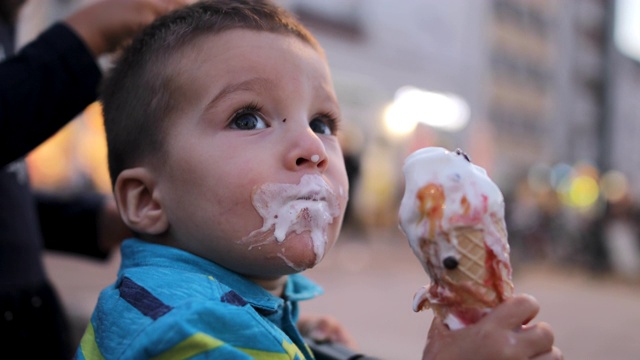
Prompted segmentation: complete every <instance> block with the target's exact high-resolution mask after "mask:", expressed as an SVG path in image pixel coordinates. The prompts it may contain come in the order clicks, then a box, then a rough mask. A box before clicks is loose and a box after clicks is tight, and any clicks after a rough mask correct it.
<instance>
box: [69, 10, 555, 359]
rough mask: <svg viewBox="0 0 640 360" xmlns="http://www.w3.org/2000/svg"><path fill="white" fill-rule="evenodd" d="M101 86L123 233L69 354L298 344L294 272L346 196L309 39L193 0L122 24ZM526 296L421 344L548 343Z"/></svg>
mask: <svg viewBox="0 0 640 360" xmlns="http://www.w3.org/2000/svg"><path fill="white" fill-rule="evenodd" d="M102 101H103V104H104V115H105V127H106V132H107V139H108V146H109V167H110V172H111V176H112V180H113V184H114V193H115V196H116V199H117V202H118V206H119V210H120V212H121V216H122V218H123V220H124V221H125V223H126V224H127V225H128V226H129V227H130V228H131V230H132V231H133V232H134V233H135V234H136V237H137V238H136V239H130V240H127V241H125V242H124V243H123V245H122V265H121V268H120V271H119V273H118V278H117V280H116V282H115V283H114V284H113V285H112V286H110V287H108V288H107V289H105V290H104V291H103V292H102V294H101V295H100V298H99V300H98V304H97V306H96V309H95V311H94V314H93V316H92V319H91V322H90V324H89V326H88V328H87V331H86V333H85V336H84V337H83V340H82V342H81V344H80V347H79V349H78V352H77V358H79V359H84V358H106V359H115V358H126V359H129V358H136V359H141V358H163V359H164V358H166V359H182V358H199V359H200V358H202V359H204V358H207V359H208V358H216V359H243V358H268V359H312V358H313V354H312V353H311V352H310V350H309V348H308V347H307V346H306V345H305V342H304V340H303V337H302V335H301V333H300V332H299V330H298V328H297V320H298V301H300V300H306V299H309V298H312V297H314V296H316V295H318V294H319V293H320V291H321V290H320V289H319V288H318V287H317V286H316V285H314V284H312V283H311V282H310V281H309V280H307V279H305V278H304V277H303V276H302V275H300V272H302V271H303V270H305V269H308V268H311V267H313V266H315V265H316V264H318V263H319V262H320V261H321V260H322V258H323V257H324V255H325V254H326V252H327V251H329V250H330V249H331V247H332V246H333V245H334V243H335V241H336V238H337V237H338V233H339V231H340V227H341V224H342V218H343V215H344V210H345V207H346V203H347V200H348V199H347V197H348V196H347V194H348V182H347V176H346V171H345V166H344V162H343V160H342V152H341V150H340V146H339V144H338V139H337V137H336V131H337V129H338V127H339V121H340V109H339V107H338V102H337V100H336V95H335V93H334V90H333V85H332V82H331V76H330V73H329V69H328V65H327V61H326V58H325V57H324V54H323V51H322V49H321V48H320V46H319V45H318V43H317V42H316V40H315V39H314V38H313V37H312V36H311V35H310V34H309V33H308V32H307V31H306V30H305V29H304V28H303V27H302V26H301V25H300V24H299V23H297V22H296V21H295V20H294V18H293V17H292V16H291V15H290V14H288V13H286V12H285V11H283V10H282V9H280V8H278V7H276V6H274V5H273V4H271V3H269V2H267V1H260V0H220V1H211V2H200V3H197V4H194V5H192V6H190V7H187V8H185V9H181V10H178V11H176V12H174V13H172V14H171V15H169V16H167V17H164V18H161V19H160V20H158V21H156V22H155V23H154V24H152V25H151V26H150V27H148V28H147V29H146V31H144V32H143V33H142V34H141V36H139V37H138V38H137V39H135V40H134V42H133V43H132V44H131V46H130V47H129V48H128V49H127V50H126V51H125V52H124V54H123V56H122V58H121V59H120V60H119V62H118V64H117V65H116V66H115V68H114V69H113V70H112V72H111V75H110V77H109V78H108V79H107V81H106V83H105V85H104V88H103V94H102ZM528 307H529V308H531V307H535V302H534V301H533V300H530V299H529V298H527V297H519V298H516V299H515V301H513V302H511V303H508V304H506V305H505V306H504V307H503V308H504V309H503V310H508V311H502V313H503V314H505V315H510V317H509V319H507V320H508V321H507V320H504V319H500V318H498V317H496V318H495V319H494V317H491V316H488V317H487V318H488V319H487V320H486V321H485V322H484V323H483V325H478V326H477V327H476V328H477V329H479V330H480V331H479V332H478V333H479V334H482V331H486V330H492V331H494V333H493V334H495V336H494V335H492V336H487V335H486V334H485V335H484V336H479V337H478V338H477V339H469V338H468V336H469V335H471V334H472V333H466V334H467V335H466V336H460V335H457V334H456V335H451V334H450V332H448V331H447V329H444V328H442V327H441V324H440V325H439V324H435V325H434V326H433V328H432V329H433V331H432V332H431V337H432V341H430V343H432V342H438V341H439V340H442V342H441V345H442V346H439V347H438V346H435V345H429V346H427V348H426V350H428V351H426V350H425V356H442V355H445V356H446V355H447V354H453V352H451V353H448V352H447V351H448V350H446V349H448V348H457V349H461V350H456V351H458V354H462V355H463V356H466V355H469V356H470V355H472V354H474V352H476V351H477V350H478V348H480V347H486V348H488V349H491V350H492V351H494V352H493V353H492V355H491V356H493V354H500V356H506V355H513V354H522V355H523V356H526V358H529V357H533V355H537V354H545V355H544V356H547V357H545V358H548V359H554V358H556V357H553V356H554V355H553V353H551V351H552V344H553V334H552V332H551V331H550V330H549V329H548V328H547V327H545V326H541V325H534V326H532V327H531V328H529V329H527V331H526V332H528V335H527V336H526V337H525V336H524V335H522V334H519V333H518V332H520V331H515V330H512V329H513V328H515V327H516V326H515V325H514V324H512V322H513V321H514V320H515V321H517V322H518V323H522V322H524V321H525V320H527V318H530V317H533V316H535V311H530V309H529V308H528ZM496 312H498V313H500V311H497V310H496ZM324 325H326V323H324ZM324 330H328V331H329V332H332V331H333V334H332V335H334V336H337V337H338V338H340V337H343V338H345V336H346V335H345V333H344V332H343V330H342V329H341V328H340V327H339V326H334V327H330V328H329V329H326V328H325V329H324ZM465 330H466V329H465ZM472 330H473V329H472ZM522 332H524V331H522ZM461 333H462V334H465V332H464V331H461ZM346 339H348V337H347V338H346ZM503 346H504V350H505V352H504V353H503V352H502V351H503V349H502V348H501V347H503ZM443 348H444V349H445V350H442V349H443ZM460 351H462V352H460ZM435 353H437V354H435ZM502 354H505V355H502ZM434 358H435V357H434ZM476 358H477V357H476ZM487 358H489V357H487ZM492 358H494V359H495V358H499V357H492ZM541 358H542V357H541Z"/></svg>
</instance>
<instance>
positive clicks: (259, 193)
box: [242, 175, 340, 267]
mask: <svg viewBox="0 0 640 360" xmlns="http://www.w3.org/2000/svg"><path fill="white" fill-rule="evenodd" d="M252 200H253V206H254V207H255V209H256V210H257V211H258V213H259V214H260V216H261V217H262V219H263V225H262V228H260V229H257V230H255V231H253V232H252V233H251V234H249V236H247V237H245V238H244V239H242V241H243V242H249V243H250V244H251V245H250V246H249V249H251V248H253V247H255V246H260V245H264V244H266V243H269V242H272V241H276V242H278V243H282V242H283V241H285V238H286V237H287V234H289V233H292V232H295V233H296V234H300V233H302V232H303V231H309V232H310V234H311V240H312V242H313V251H314V253H315V255H316V263H318V262H319V261H320V260H321V259H322V258H323V257H324V251H325V246H326V244H327V227H328V226H329V224H330V223H332V222H333V219H334V218H336V217H337V216H339V215H340V206H339V201H338V198H337V197H336V195H335V194H334V193H333V191H332V190H331V188H330V187H329V185H328V184H327V183H326V182H325V181H324V179H323V178H322V177H321V176H319V175H304V176H303V177H302V178H301V179H300V183H298V184H273V183H269V184H264V185H262V186H260V187H259V188H258V189H257V190H256V191H255V192H254V194H253V198H252ZM271 231H273V236H270V233H271ZM265 235H267V236H266V237H265ZM280 257H282V258H283V260H284V261H285V262H286V263H287V264H288V265H289V266H291V267H294V266H293V264H292V263H291V262H289V261H288V260H287V259H286V257H284V253H281V254H280Z"/></svg>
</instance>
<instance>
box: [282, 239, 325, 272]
mask: <svg viewBox="0 0 640 360" xmlns="http://www.w3.org/2000/svg"><path fill="white" fill-rule="evenodd" d="M321 245H322V246H320V247H318V246H314V242H313V239H312V238H311V236H310V235H309V233H308V232H303V233H301V234H290V235H289V236H287V238H286V239H285V240H284V242H283V243H282V244H281V246H282V248H281V249H280V251H278V253H277V256H278V258H280V260H281V261H282V262H283V263H284V265H286V267H288V268H289V269H291V270H292V272H293V273H295V272H300V271H304V270H307V269H310V268H313V267H314V266H316V265H318V263H320V261H321V260H322V259H323V258H324V255H325V252H326V251H327V250H329V249H328V248H329V246H328V244H326V242H325V243H323V244H321Z"/></svg>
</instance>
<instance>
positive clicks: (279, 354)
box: [76, 239, 322, 359]
mask: <svg viewBox="0 0 640 360" xmlns="http://www.w3.org/2000/svg"><path fill="white" fill-rule="evenodd" d="M121 252H122V264H121V267H120V270H119V272H118V278H117V280H116V282H115V283H114V284H113V285H111V286H109V287H108V288H106V289H105V290H103V291H102V293H101V294H100V297H99V299H98V304H97V306H96V308H95V310H94V313H93V314H92V317H91V323H90V324H89V327H88V329H87V331H86V333H85V335H84V337H83V339H82V342H81V344H80V347H79V348H78V351H77V353H76V358H78V359H101V358H104V359H150V358H159V359H161V358H170V359H177V358H192V359H213V358H216V359H254V358H265V359H267V358H268V359H312V358H313V356H312V355H311V353H310V351H309V349H308V347H307V346H306V345H305V344H304V341H303V339H302V337H301V335H300V334H299V332H298V330H297V328H296V326H295V324H296V321H297V319H298V302H299V301H302V300H307V299H311V298H314V297H316V296H318V295H319V294H321V293H322V289H321V288H320V287H318V286H317V285H315V284H314V283H313V282H311V281H310V280H308V279H307V278H306V277H304V276H303V275H300V274H295V275H290V276H289V278H288V281H287V284H286V287H285V294H284V296H283V298H279V297H276V296H273V295H271V294H270V293H269V292H267V291H265V290H264V289H263V288H261V287H260V286H258V285H256V284H255V283H253V282H251V281H249V280H247V279H245V278H244V277H242V276H240V275H238V274H236V273H234V272H231V271H229V270H227V269H225V268H223V267H221V266H219V265H217V264H215V263H212V262H210V261H208V260H205V259H203V258H200V257H197V256H195V255H193V254H190V253H187V252H185V251H182V250H180V249H176V248H172V247H167V246H163V245H157V244H151V243H148V242H144V241H141V240H138V239H129V240H126V241H125V242H124V243H123V244H122V247H121Z"/></svg>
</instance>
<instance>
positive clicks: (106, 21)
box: [65, 0, 193, 56]
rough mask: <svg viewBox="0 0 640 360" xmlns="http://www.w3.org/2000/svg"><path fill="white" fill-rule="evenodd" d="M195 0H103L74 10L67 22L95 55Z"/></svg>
mask: <svg viewBox="0 0 640 360" xmlns="http://www.w3.org/2000/svg"><path fill="white" fill-rule="evenodd" d="M190 2H193V1H192V0H101V1H98V2H95V3H92V4H91V5H88V6H86V7H84V8H82V9H80V10H78V11H77V12H75V13H73V14H71V15H70V16H69V17H68V18H67V19H66V20H65V22H66V23H67V25H69V27H71V28H72V29H73V30H74V31H75V32H76V33H77V34H78V36H80V38H82V40H84V42H85V44H86V45H87V47H89V49H90V50H91V52H92V53H93V55H94V56H99V55H102V54H105V53H109V52H112V51H114V50H116V49H117V48H118V46H120V45H122V44H123V43H124V42H125V41H127V40H129V39H130V38H131V37H133V35H134V34H135V33H136V32H138V31H140V30H141V29H142V28H143V27H145V26H146V25H149V24H150V23H151V22H152V21H153V20H155V19H156V18H157V17H159V16H161V15H164V14H166V13H168V12H169V11H171V10H174V9H176V8H178V7H180V6H182V5H186V4H188V3H190Z"/></svg>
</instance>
